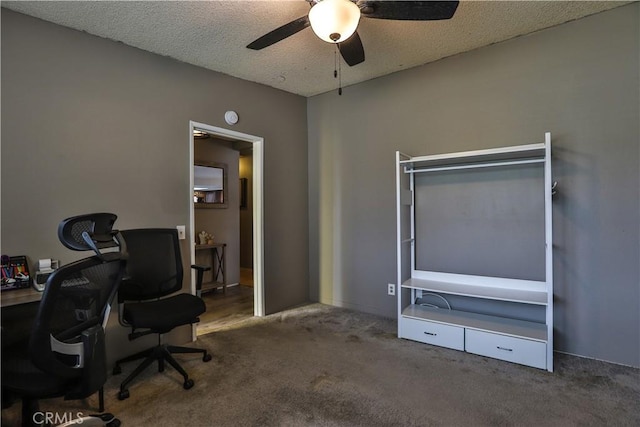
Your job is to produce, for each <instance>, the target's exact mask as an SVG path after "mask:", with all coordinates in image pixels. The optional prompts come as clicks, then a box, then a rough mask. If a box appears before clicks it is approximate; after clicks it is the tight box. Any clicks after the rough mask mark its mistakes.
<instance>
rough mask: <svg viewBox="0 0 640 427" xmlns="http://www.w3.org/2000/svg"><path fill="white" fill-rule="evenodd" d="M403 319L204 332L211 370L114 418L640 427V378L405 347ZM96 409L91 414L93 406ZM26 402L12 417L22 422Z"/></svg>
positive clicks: (308, 310)
mask: <svg viewBox="0 0 640 427" xmlns="http://www.w3.org/2000/svg"><path fill="white" fill-rule="evenodd" d="M395 328H396V322H395V321H394V320H389V319H383V318H380V317H376V316H372V315H367V314H362V313H357V312H354V311H350V310H345V309H340V308H334V307H328V306H324V305H320V304H313V305H309V306H305V307H300V308H297V309H293V310H289V311H286V312H283V313H280V314H276V315H272V316H268V317H266V318H262V319H256V318H253V319H249V320H245V321H242V322H241V323H238V324H236V325H230V326H228V327H227V328H226V329H223V330H218V331H216V332H215V333H212V334H209V335H205V336H201V337H199V339H198V342H197V344H198V345H200V346H204V347H206V348H208V349H210V350H211V351H212V352H213V355H214V356H213V360H212V361H211V362H209V363H203V362H202V361H201V359H200V358H199V357H197V356H186V355H185V356H179V359H180V360H181V361H182V363H183V366H184V367H185V368H186V369H187V371H189V372H190V374H191V376H192V378H193V380H194V381H195V386H194V387H193V388H192V389H191V390H183V388H182V381H181V379H180V377H179V376H178V375H177V374H176V372H175V371H173V370H172V369H171V368H170V367H168V368H167V369H166V371H165V372H164V373H158V372H156V370H155V369H151V370H149V371H148V372H147V373H146V374H145V375H143V376H142V378H140V379H139V380H137V381H135V382H134V383H133V384H132V385H131V387H130V392H131V397H130V398H129V399H127V400H125V401H118V400H117V398H116V394H117V389H118V382H119V381H120V380H121V379H123V378H124V376H125V375H126V374H127V373H129V372H131V370H133V368H134V366H133V365H132V364H130V365H129V366H126V365H125V366H123V373H122V375H120V376H118V377H110V378H109V380H108V383H107V385H106V394H107V399H106V404H107V410H108V411H109V412H112V413H114V414H116V415H117V416H118V417H119V418H120V420H121V421H122V423H123V426H158V425H160V426H167V427H169V426H431V425H434V426H437V425H441V426H470V425H477V426H496V425H524V426H578V425H580V426H627V425H628V426H638V425H640V405H639V404H638V402H639V398H640V371H639V370H638V369H635V368H629V367H623V366H618V365H613V364H607V363H602V362H597V361H593V360H587V359H581V358H576V357H570V356H563V355H557V362H556V372H554V373H548V372H546V371H542V370H538V369H533V368H528V367H524V366H519V365H515V364H510V363H507V362H501V361H498V360H492V359H488V358H484V357H479V356H474V355H471V354H466V353H464V352H458V351H454V350H448V349H444V348H439V347H433V346H429V345H425V344H420V343H415V342H411V341H406V340H400V339H397V338H396V336H395ZM87 405H88V406H87ZM41 409H43V410H48V411H59V412H65V411H67V412H68V411H74V412H75V411H81V412H84V413H88V412H91V411H92V410H95V400H94V399H91V400H90V401H89V402H64V401H62V400H61V399H52V400H48V401H44V402H43V403H42V405H41ZM17 413H19V405H18V404H16V405H14V406H13V407H12V408H10V409H9V410H3V413H2V425H3V426H11V425H15V421H16V416H17Z"/></svg>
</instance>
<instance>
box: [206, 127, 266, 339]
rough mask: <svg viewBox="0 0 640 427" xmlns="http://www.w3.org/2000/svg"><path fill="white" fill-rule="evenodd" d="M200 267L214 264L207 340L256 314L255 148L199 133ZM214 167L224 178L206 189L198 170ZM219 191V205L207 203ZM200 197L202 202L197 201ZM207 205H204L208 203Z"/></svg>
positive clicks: (208, 298)
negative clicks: (254, 242) (254, 251)
mask: <svg viewBox="0 0 640 427" xmlns="http://www.w3.org/2000/svg"><path fill="white" fill-rule="evenodd" d="M193 153H194V156H193V163H194V217H193V232H194V237H195V242H194V244H195V263H196V264H203V265H211V266H212V270H211V271H210V272H208V273H206V274H205V277H204V280H203V282H204V284H203V286H202V298H203V300H204V301H205V303H206V305H207V312H206V313H205V314H204V315H202V316H200V323H199V324H198V327H197V334H198V335H202V334H206V333H209V332H213V331H215V330H219V329H221V328H225V327H227V326H228V325H230V324H233V323H236V322H238V321H242V320H244V319H247V318H249V317H252V316H253V315H254V312H255V310H254V288H253V285H254V283H253V273H254V272H253V249H254V248H253V206H252V202H253V197H252V183H253V167H252V164H253V144H252V143H250V142H245V141H241V140H234V139H227V138H221V137H220V136H218V135H214V134H211V133H208V132H194V138H193ZM203 165H204V166H205V167H215V168H217V170H222V171H224V179H223V180H222V181H219V183H214V184H212V185H214V186H216V188H215V189H212V188H207V189H206V190H202V188H204V187H202V185H201V184H202V183H199V182H198V180H197V179H196V170H195V169H196V168H202V167H203ZM207 191H215V192H216V197H215V200H216V201H219V202H218V203H208V198H206V197H204V196H205V195H206V192H207ZM196 196H198V198H196ZM205 199H206V200H207V202H204V200H205Z"/></svg>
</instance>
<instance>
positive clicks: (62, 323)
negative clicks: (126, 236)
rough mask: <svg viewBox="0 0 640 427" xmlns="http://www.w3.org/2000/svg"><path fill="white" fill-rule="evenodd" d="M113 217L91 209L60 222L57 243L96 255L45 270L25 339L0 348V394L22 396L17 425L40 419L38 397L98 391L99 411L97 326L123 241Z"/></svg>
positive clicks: (118, 270)
mask: <svg viewBox="0 0 640 427" xmlns="http://www.w3.org/2000/svg"><path fill="white" fill-rule="evenodd" d="M116 218H117V217H116V215H113V214H107V213H99V214H90V215H81V216H77V217H73V218H68V219H66V220H64V221H62V223H60V226H59V227H58V237H59V238H60V241H61V242H62V244H64V245H65V246H66V247H67V248H69V249H72V250H76V251H86V250H93V251H94V252H95V253H96V254H95V255H94V256H92V257H90V258H85V259H81V260H79V261H76V262H73V263H71V264H67V265H65V266H62V267H60V268H58V269H57V270H55V272H54V273H53V274H51V276H49V278H48V280H47V283H46V286H45V289H44V292H43V294H42V299H41V301H40V304H39V307H38V312H37V315H36V318H35V321H34V324H33V328H32V331H31V335H30V337H29V338H28V342H25V343H24V344H23V345H15V346H14V347H11V348H8V349H3V354H2V390H3V394H4V393H8V394H9V395H10V396H11V397H20V398H21V399H22V425H23V426H30V425H39V426H41V425H42V424H43V421H45V419H44V418H43V417H44V415H43V414H39V413H38V400H39V399H46V398H53V397H64V398H65V400H67V399H84V398H87V397H89V396H91V395H92V394H94V393H96V392H98V393H99V406H100V412H103V411H104V392H103V385H104V383H105V381H106V379H107V363H106V353H105V334H104V329H105V327H106V324H107V319H108V316H109V312H110V307H111V302H112V300H113V298H114V296H115V294H116V291H117V288H118V285H119V283H120V280H121V278H122V276H123V273H124V271H125V265H126V246H125V244H124V242H123V241H122V239H121V236H120V234H119V233H118V232H117V231H114V230H112V226H113V223H114V222H115V220H116ZM106 248H115V251H114V250H111V251H110V252H107V251H105V250H104V249H106ZM38 414H39V415H38ZM95 417H96V418H93V421H95V420H99V421H100V420H101V421H104V423H102V424H103V425H104V424H106V425H110V426H117V425H119V424H120V422H119V421H118V420H117V419H115V418H114V417H113V415H111V414H103V415H102V416H95ZM93 421H90V420H89V419H88V418H84V419H82V420H80V419H77V422H78V423H81V422H84V423H85V425H95V424H94V422H93Z"/></svg>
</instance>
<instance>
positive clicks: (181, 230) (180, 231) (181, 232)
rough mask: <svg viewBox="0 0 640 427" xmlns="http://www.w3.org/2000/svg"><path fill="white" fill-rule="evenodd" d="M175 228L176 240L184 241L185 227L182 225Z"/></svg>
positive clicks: (185, 236)
mask: <svg viewBox="0 0 640 427" xmlns="http://www.w3.org/2000/svg"><path fill="white" fill-rule="evenodd" d="M176 228H177V229H178V239H180V240H184V239H186V238H187V235H186V232H185V226H184V225H176Z"/></svg>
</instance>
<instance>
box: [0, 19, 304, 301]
mask: <svg viewBox="0 0 640 427" xmlns="http://www.w3.org/2000/svg"><path fill="white" fill-rule="evenodd" d="M226 110H235V111H237V112H238V113H239V115H240V121H239V123H238V124H237V125H236V126H234V130H237V131H239V132H244V133H247V134H251V135H257V136H261V137H263V138H264V140H265V143H264V162H265V164H264V222H265V230H264V231H265V236H264V241H265V260H264V261H265V267H264V268H265V302H266V311H267V312H268V313H272V312H275V311H278V310H281V309H283V308H286V307H289V306H293V305H296V304H299V303H302V302H304V301H306V300H307V299H308V287H307V282H308V247H309V243H308V204H307V199H308V185H307V176H308V173H307V127H306V100H305V99H304V98H302V97H300V96H296V95H292V94H290V93H286V92H282V91H278V90H275V89H273V88H269V87H266V86H263V85H259V84H254V83H250V82H246V81H243V80H239V79H236V78H232V77H229V76H225V75H222V74H218V73H214V72H211V71H208V70H204V69H201V68H198V67H194V66H190V65H186V64H183V63H180V62H177V61H174V60H172V59H169V58H165V57H162V56H158V55H154V54H151V53H147V52H144V51H141V50H138V49H135V48H131V47H128V46H125V45H123V44H120V43H116V42H113V41H110V40H106V39H101V38H98V37H94V36H90V35H87V34H85V33H82V32H79V31H74V30H70V29H67V28H63V27H61V26H57V25H54V24H50V23H46V22H44V21H40V20H37V19H34V18H31V17H27V16H24V15H21V14H17V13H14V12H11V11H8V10H6V9H2V176H1V177H2V242H1V245H2V246H1V251H2V253H7V254H19V255H27V256H28V257H29V258H30V259H31V260H32V261H33V260H37V259H39V258H58V259H60V260H61V261H62V262H68V261H70V260H72V259H74V258H77V257H78V256H79V255H77V254H71V253H70V252H69V251H68V250H66V249H64V248H63V247H62V245H61V244H60V243H59V242H58V240H57V237H56V227H57V225H58V222H59V221H60V220H61V219H63V218H65V217H68V216H71V215H76V214H80V213H84V212H95V211H107V212H114V213H116V214H117V215H118V217H119V219H118V222H117V226H118V227H119V228H121V229H127V228H135V227H174V226H176V225H178V224H187V225H188V224H189V204H190V203H191V202H192V195H191V189H190V188H189V168H190V167H191V165H190V162H189V120H194V121H197V122H201V123H206V124H209V125H212V126H218V127H223V128H224V127H228V126H227V125H226V124H225V122H224V119H223V116H224V112H225V111H226ZM187 237H188V239H192V235H191V233H190V231H189V232H188V236H187ZM187 241H188V240H187ZM185 242H186V241H185ZM187 257H188V251H187V246H186V243H185V246H184V247H183V258H185V259H188V258H187ZM187 262H188V261H187ZM187 271H188V269H187ZM188 274H190V273H188ZM185 279H186V280H185V286H188V284H189V283H190V280H189V277H185Z"/></svg>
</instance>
